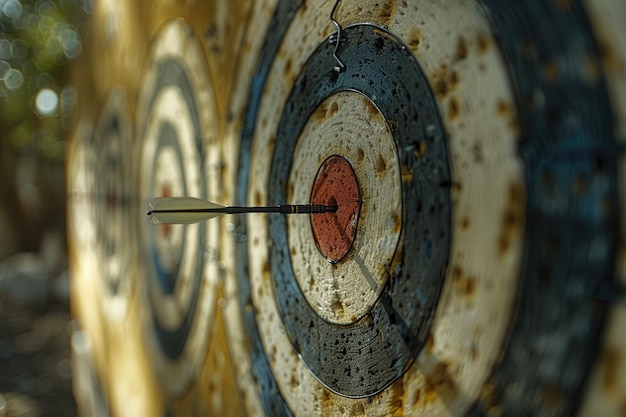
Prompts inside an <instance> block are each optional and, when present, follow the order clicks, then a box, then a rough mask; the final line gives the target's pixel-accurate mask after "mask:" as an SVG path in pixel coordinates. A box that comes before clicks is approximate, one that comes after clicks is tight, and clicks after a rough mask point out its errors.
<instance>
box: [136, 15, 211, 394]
mask: <svg viewBox="0 0 626 417" xmlns="http://www.w3.org/2000/svg"><path fill="white" fill-rule="evenodd" d="M151 54H152V55H151V58H150V61H149V63H148V66H147V70H146V76H145V79H144V83H143V86H142V94H141V96H140V100H139V105H138V113H137V114H138V117H139V120H138V123H137V125H138V126H139V128H140V138H141V161H140V167H139V197H140V201H142V202H143V203H144V204H145V203H146V202H147V201H149V199H151V198H153V197H157V196H170V195H172V196H176V195H185V196H193V197H198V198H203V199H215V198H216V197H217V196H216V190H217V183H218V178H217V176H216V175H215V172H214V171H212V169H213V168H214V165H213V164H214V163H215V161H216V160H217V158H219V152H218V151H217V148H216V143H215V142H216V140H217V134H216V128H217V123H216V122H215V110H214V109H215V107H214V106H215V104H214V101H213V100H214V98H213V93H212V88H211V83H210V80H209V79H208V77H207V70H206V66H205V65H206V64H205V60H204V57H203V54H202V51H201V48H200V46H199V45H198V43H197V40H196V38H195V36H194V34H193V31H192V30H191V28H190V27H189V26H188V25H187V24H186V23H185V22H184V21H182V20H180V19H177V20H174V21H172V22H170V23H168V24H166V25H165V27H164V28H163V29H162V30H161V32H160V33H159V35H158V36H157V38H156V40H155V42H154V44H153V46H152V52H151ZM200 109H202V111H201V110H200ZM146 206H147V205H146ZM141 234H142V242H143V246H144V247H145V248H146V253H145V256H146V264H147V265H148V268H146V274H145V276H144V278H143V280H144V282H145V288H146V291H145V293H146V296H147V299H146V306H147V308H148V309H147V311H146V314H147V316H148V317H149V320H148V323H150V326H149V328H148V329H147V330H148V338H149V340H152V341H153V345H152V346H151V348H152V353H153V360H154V362H155V365H156V368H157V372H158V373H159V374H160V376H161V377H162V378H161V381H162V382H163V383H164V384H165V386H166V389H167V390H168V391H169V392H171V393H174V394H176V393H180V392H181V391H182V390H184V389H185V387H186V386H187V385H188V384H189V383H190V382H191V379H192V378H193V376H194V375H195V374H196V372H197V367H199V364H200V361H201V360H202V359H203V357H204V354H205V349H206V346H207V341H208V334H209V333H210V332H209V329H210V326H211V323H212V318H213V314H214V308H215V305H214V304H215V298H216V285H217V280H218V268H217V264H216V262H211V261H208V262H205V259H207V260H209V259H214V258H215V257H211V258H209V257H207V256H204V254H205V253H214V252H216V251H217V245H216V242H217V238H218V229H217V225H215V224H211V223H207V224H204V223H201V224H195V225H184V226H183V225H163V226H156V227H155V226H154V225H152V224H150V223H149V222H148V221H147V219H142V222H141Z"/></svg>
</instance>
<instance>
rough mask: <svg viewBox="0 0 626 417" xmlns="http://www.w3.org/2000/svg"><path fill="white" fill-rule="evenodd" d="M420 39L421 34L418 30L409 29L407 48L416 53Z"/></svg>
mask: <svg viewBox="0 0 626 417" xmlns="http://www.w3.org/2000/svg"><path fill="white" fill-rule="evenodd" d="M421 38H422V33H421V32H420V30H419V29H418V28H413V29H411V33H410V34H409V47H410V48H411V49H412V50H414V51H417V49H418V48H419V46H420V42H421Z"/></svg>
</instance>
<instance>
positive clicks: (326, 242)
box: [311, 155, 361, 263]
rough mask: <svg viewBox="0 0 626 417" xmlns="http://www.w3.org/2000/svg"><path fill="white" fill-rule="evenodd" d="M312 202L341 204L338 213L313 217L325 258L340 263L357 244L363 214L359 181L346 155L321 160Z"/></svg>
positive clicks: (318, 241)
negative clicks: (356, 239)
mask: <svg viewBox="0 0 626 417" xmlns="http://www.w3.org/2000/svg"><path fill="white" fill-rule="evenodd" d="M311 204H326V205H337V206H338V209H337V212H335V213H325V214H318V215H314V216H311V226H312V228H313V236H314V238H315V244H316V245H317V248H318V249H319V251H320V252H321V254H322V255H323V256H324V258H326V260H327V261H328V262H331V263H336V262H339V261H340V260H341V259H343V257H344V256H346V254H347V253H348V251H349V250H350V248H351V247H352V244H353V243H354V239H355V238H356V232H357V226H358V223H359V216H360V213H361V193H360V191H359V184H358V181H357V178H356V175H355V173H354V170H353V169H352V166H351V165H350V163H349V162H348V161H347V160H346V159H345V158H343V157H341V156H339V155H333V156H330V157H329V158H328V159H326V161H324V163H322V166H321V168H320V170H319V171H318V173H317V176H316V177H315V182H314V184H313V190H312V192H311Z"/></svg>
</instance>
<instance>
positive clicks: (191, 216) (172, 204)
mask: <svg viewBox="0 0 626 417" xmlns="http://www.w3.org/2000/svg"><path fill="white" fill-rule="evenodd" d="M149 206H150V209H151V212H152V219H151V220H150V221H151V222H152V224H189V223H197V222H201V221H204V220H208V219H212V218H213V217H217V216H220V215H222V214H224V213H223V212H208V213H202V212H200V213H193V212H192V213H189V212H186V211H184V210H204V209H223V208H225V207H224V206H221V205H219V204H215V203H211V202H210V201H205V200H201V199H199V198H194V197H161V198H154V199H152V200H151V201H150V204H149ZM177 210H180V211H178V212H177Z"/></svg>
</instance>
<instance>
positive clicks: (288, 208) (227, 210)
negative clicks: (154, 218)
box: [147, 204, 337, 216]
mask: <svg viewBox="0 0 626 417" xmlns="http://www.w3.org/2000/svg"><path fill="white" fill-rule="evenodd" d="M336 211H337V206H326V205H323V204H281V205H280V206H264V207H241V206H227V207H219V208H205V209H175V210H159V209H155V210H151V211H149V212H148V213H147V214H148V216H150V215H152V214H155V213H224V214H243V213H280V214H317V213H334V212H336Z"/></svg>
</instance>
